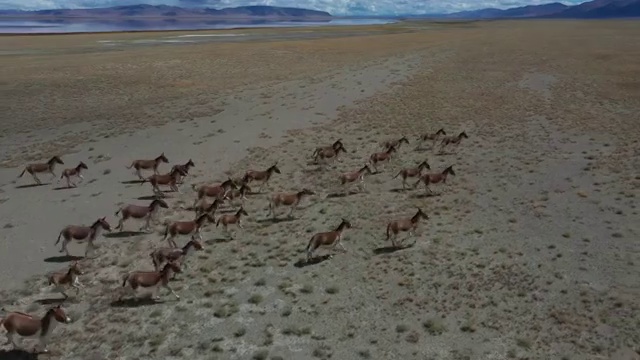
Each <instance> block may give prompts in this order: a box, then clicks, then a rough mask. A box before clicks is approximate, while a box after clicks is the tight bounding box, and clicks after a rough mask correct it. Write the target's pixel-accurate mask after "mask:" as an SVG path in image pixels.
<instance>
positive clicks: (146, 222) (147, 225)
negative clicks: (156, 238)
mask: <svg viewBox="0 0 640 360" xmlns="http://www.w3.org/2000/svg"><path fill="white" fill-rule="evenodd" d="M151 216H152V215H151V214H149V215H148V216H147V221H145V223H144V230H145V231H146V232H149V230H150V228H151Z"/></svg>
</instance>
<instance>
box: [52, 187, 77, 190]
mask: <svg viewBox="0 0 640 360" xmlns="http://www.w3.org/2000/svg"><path fill="white" fill-rule="evenodd" d="M75 188H76V187H75V186H58V187H54V188H53V190H69V189H75Z"/></svg>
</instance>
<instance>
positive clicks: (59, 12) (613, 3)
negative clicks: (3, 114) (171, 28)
mask: <svg viewBox="0 0 640 360" xmlns="http://www.w3.org/2000/svg"><path fill="white" fill-rule="evenodd" d="M0 17H21V18H41V17H48V18H51V17H54V18H122V17H149V18H166V17H169V18H176V17H179V18H187V17H215V18H254V17H261V18H331V17H332V15H331V14H330V13H328V12H325V11H317V10H310V9H302V8H290V7H277V6H240V7H234V8H224V9H210V8H183V7H178V6H168V5H146V4H140V5H129V6H114V7H107V8H94V9H54V10H38V11H20V10H0ZM398 17H400V18H414V19H415V18H440V19H443V18H444V19H523V18H525V19H532V18H538V19H539V18H543V19H544V18H550V19H553V18H557V19H562V18H565V19H566V18H569V19H571V18H572V19H607V18H633V17H640V0H592V1H587V2H585V3H582V4H578V5H573V6H568V5H564V4H561V3H559V2H554V3H548V4H542V5H529V6H522V7H515V8H510V9H495V8H487V9H480V10H472V11H461V12H456V13H451V14H429V15H406V16H398Z"/></svg>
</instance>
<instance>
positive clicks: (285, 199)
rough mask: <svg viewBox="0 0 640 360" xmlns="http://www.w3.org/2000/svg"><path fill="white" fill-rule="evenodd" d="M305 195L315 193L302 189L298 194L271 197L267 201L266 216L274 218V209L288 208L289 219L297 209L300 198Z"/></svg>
mask: <svg viewBox="0 0 640 360" xmlns="http://www.w3.org/2000/svg"><path fill="white" fill-rule="evenodd" d="M307 195H315V193H314V192H313V191H311V190H309V189H302V190H301V191H298V192H291V193H284V192H280V193H275V194H273V195H271V198H270V199H269V213H268V214H267V216H269V215H273V217H274V218H275V217H276V208H278V207H280V206H289V207H290V208H291V210H289V215H288V216H289V217H291V216H292V215H293V211H294V210H295V209H296V208H297V207H298V204H300V201H301V200H302V198H303V197H304V196H307Z"/></svg>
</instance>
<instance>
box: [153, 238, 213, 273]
mask: <svg viewBox="0 0 640 360" xmlns="http://www.w3.org/2000/svg"><path fill="white" fill-rule="evenodd" d="M202 250H204V247H203V246H202V244H201V243H200V242H199V241H198V240H195V239H191V240H189V242H187V244H186V245H185V246H183V247H182V248H180V249H179V248H174V247H161V248H158V249H155V250H154V251H153V252H152V253H151V255H150V256H151V261H152V262H153V266H155V268H156V271H158V270H160V266H162V264H164V263H165V262H170V261H173V262H176V263H178V264H180V265H181V266H183V267H184V268H185V269H186V268H187V264H186V263H185V260H186V257H187V256H188V255H190V254H191V253H192V252H193V251H202Z"/></svg>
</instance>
